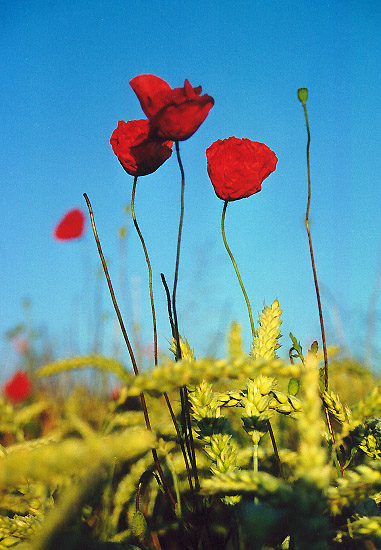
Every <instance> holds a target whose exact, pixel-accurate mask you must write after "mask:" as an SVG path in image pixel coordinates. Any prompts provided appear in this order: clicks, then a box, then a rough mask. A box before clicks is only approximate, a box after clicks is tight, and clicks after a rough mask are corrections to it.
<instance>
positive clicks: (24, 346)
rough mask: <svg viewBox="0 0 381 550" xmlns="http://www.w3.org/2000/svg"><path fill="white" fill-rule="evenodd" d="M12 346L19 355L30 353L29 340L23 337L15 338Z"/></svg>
mask: <svg viewBox="0 0 381 550" xmlns="http://www.w3.org/2000/svg"><path fill="white" fill-rule="evenodd" d="M12 344H13V347H14V349H15V350H16V351H17V353H21V354H25V353H27V352H28V351H29V340H28V339H27V338H23V337H22V336H15V337H14V338H13V339H12Z"/></svg>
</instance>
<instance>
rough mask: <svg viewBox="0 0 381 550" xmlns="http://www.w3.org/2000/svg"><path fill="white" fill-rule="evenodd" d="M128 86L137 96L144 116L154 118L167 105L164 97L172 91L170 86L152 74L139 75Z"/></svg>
mask: <svg viewBox="0 0 381 550" xmlns="http://www.w3.org/2000/svg"><path fill="white" fill-rule="evenodd" d="M130 86H131V88H132V89H133V90H134V92H135V94H136V95H137V96H138V99H139V101H140V105H141V107H142V109H143V112H144V113H145V115H146V116H147V117H148V118H150V117H152V116H154V115H155V114H156V113H157V112H158V111H160V109H161V108H162V107H164V105H165V104H166V103H167V100H166V96H167V94H168V92H170V91H171V90H172V88H171V87H170V85H169V84H168V83H167V82H166V81H165V80H163V79H162V78H159V77H158V76H155V75H153V74H141V75H139V76H135V78H133V79H132V80H131V81H130Z"/></svg>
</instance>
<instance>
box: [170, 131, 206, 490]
mask: <svg viewBox="0 0 381 550" xmlns="http://www.w3.org/2000/svg"><path fill="white" fill-rule="evenodd" d="M176 154H177V162H178V164H179V168H180V173H181V196H180V220H179V231H178V236H177V249H176V265H175V276H174V280H173V291H172V311H173V325H174V331H175V336H174V337H175V342H176V361H179V360H180V359H181V346H180V334H179V325H178V321H177V310H176V291H177V283H178V279H179V264H180V248H181V235H182V229H183V221H184V190H185V174H184V168H183V163H182V161H181V156H180V146H179V142H178V141H176ZM180 395H181V396H182V403H183V408H182V412H183V414H184V418H185V422H184V427H185V430H184V435H185V442H186V445H187V448H188V456H189V460H190V463H191V465H192V469H193V475H194V478H195V484H196V487H197V488H198V487H199V481H198V474H197V465H196V457H195V451H194V443H193V436H192V427H191V418H190V405H189V399H188V391H187V388H186V386H184V387H183V388H181V390H180Z"/></svg>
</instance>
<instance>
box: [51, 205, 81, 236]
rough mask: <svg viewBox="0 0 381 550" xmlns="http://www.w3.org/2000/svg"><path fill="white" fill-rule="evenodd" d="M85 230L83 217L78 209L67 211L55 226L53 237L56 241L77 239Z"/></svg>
mask: <svg viewBox="0 0 381 550" xmlns="http://www.w3.org/2000/svg"><path fill="white" fill-rule="evenodd" d="M84 229H85V215H84V213H83V212H82V210H80V209H79V208H73V209H72V210H69V212H67V213H66V214H65V216H64V217H63V218H62V220H61V221H60V222H59V224H58V225H57V226H56V228H55V230H54V237H55V238H56V239H57V240H58V241H67V240H70V239H78V238H79V237H81V236H82V234H83V232H84Z"/></svg>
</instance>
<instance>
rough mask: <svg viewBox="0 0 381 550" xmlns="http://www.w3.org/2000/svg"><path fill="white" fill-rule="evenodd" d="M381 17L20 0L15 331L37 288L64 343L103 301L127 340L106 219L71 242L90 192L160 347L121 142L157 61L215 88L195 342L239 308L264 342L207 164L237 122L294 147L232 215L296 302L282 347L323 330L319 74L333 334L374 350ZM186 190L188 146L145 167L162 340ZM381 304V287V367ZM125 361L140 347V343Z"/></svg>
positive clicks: (0, 324)
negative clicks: (75, 217) (115, 306)
mask: <svg viewBox="0 0 381 550" xmlns="http://www.w3.org/2000/svg"><path fill="white" fill-rule="evenodd" d="M380 14H381V7H380V3H379V2H378V1H376V0H374V1H373V0H369V1H366V2H364V1H361V0H357V1H344V0H343V1H338V0H336V1H330V2H323V1H315V0H313V1H312V0H310V1H306V2H303V3H300V2H297V1H287V0H286V1H275V0H268V1H266V2H264V1H256V0H252V1H241V0H237V1H235V2H231V1H226V0H218V1H214V0H212V1H210V2H204V1H199V0H195V1H192V2H190V1H189V2H188V1H183V2H176V1H174V0H173V1H168V0H164V1H161V2H156V1H144V2H143V1H138V0H130V1H118V0H108V1H100V0H91V1H90V0H78V1H77V2H58V1H54V0H52V1H41V0H35V1H34V2H29V1H22V0H19V1H17V2H14V1H12V2H11V1H8V0H5V1H3V2H2V3H1V7H0V34H1V48H0V57H1V66H2V67H3V77H2V79H1V84H0V86H1V104H0V110H1V120H2V140H1V158H0V172H1V195H0V208H1V215H0V257H1V263H0V285H1V308H0V311H1V314H0V333H1V335H2V336H3V335H4V334H5V332H6V331H7V330H8V329H10V328H12V327H13V326H14V325H16V324H17V323H20V322H23V321H24V320H25V314H24V311H23V308H22V301H23V299H25V298H28V299H30V300H31V304H32V307H31V322H32V323H33V326H35V327H37V328H45V329H46V331H47V334H48V335H49V339H50V340H51V342H52V345H53V346H54V348H55V350H56V354H57V356H67V355H69V354H70V353H71V352H73V353H88V352H89V351H91V348H92V342H93V336H94V331H95V330H96V329H95V327H96V319H97V318H99V316H100V314H101V313H102V312H103V313H106V314H109V318H108V319H106V320H104V323H103V325H104V326H103V334H104V344H103V351H104V353H111V352H112V349H113V346H114V345H116V344H115V343H116V342H117V341H119V340H118V338H119V335H118V331H117V328H116V327H115V322H114V316H113V310H112V306H111V302H110V299H109V296H108V294H107V291H106V287H105V284H104V281H103V280H102V279H100V277H99V261H98V258H97V253H96V246H95V243H94V241H93V237H92V233H91V231H90V226H89V224H88V226H87V231H86V235H85V237H84V238H83V239H82V240H81V241H78V242H66V243H57V242H55V241H54V240H53V238H52V231H53V229H54V226H55V224H56V223H57V222H58V220H59V219H60V218H61V217H62V215H63V214H64V213H65V212H66V211H67V210H69V209H70V208H73V207H81V208H83V209H84V210H85V202H84V200H83V197H82V194H83V193H84V192H86V193H87V194H88V196H89V198H90V200H91V201H92V205H93V209H94V213H95V218H96V223H97V228H98V231H99V235H100V238H101V241H102V244H103V248H104V252H105V255H106V257H107V259H108V261H109V267H110V272H111V277H112V279H113V281H114V285H115V290H116V294H117V297H119V299H120V306H121V309H122V312H123V314H124V316H125V320H126V323H127V327H128V328H129V330H131V318H132V312H133V311H134V315H135V318H137V317H139V315H140V322H141V326H142V341H143V344H149V342H150V339H151V320H150V308H149V297H148V286H147V273H146V268H145V263H144V257H143V253H142V250H141V247H140V243H139V241H138V238H137V236H136V234H135V232H134V231H133V228H132V225H131V223H130V222H128V227H129V231H128V237H127V242H126V257H123V255H122V258H123V261H122V262H121V261H120V258H121V255H120V241H119V238H118V231H119V228H120V227H121V226H122V225H123V224H124V223H125V222H126V220H127V218H126V216H125V214H124V207H125V205H126V204H128V203H129V201H130V194H131V189H132V177H130V176H128V175H127V174H126V173H125V172H124V171H123V169H122V168H121V166H120V165H119V163H118V161H117V159H116V157H115V156H114V154H113V152H112V149H111V147H110V144H109V139H110V135H111V133H112V131H113V130H114V128H115V127H116V125H117V123H118V120H129V119H139V118H144V114H143V113H142V111H141V109H140V105H139V102H138V100H137V98H136V96H135V94H134V93H133V91H132V90H131V88H130V86H129V80H130V79H131V78H132V77H134V76H136V75H138V74H141V73H152V74H156V75H158V76H160V77H162V78H164V79H165V80H167V81H168V82H169V84H170V85H171V86H173V87H177V86H182V85H183V84H184V80H185V78H188V79H189V80H190V82H191V84H192V85H193V86H197V85H202V87H203V91H204V92H205V93H208V94H210V95H212V96H213V97H214V99H215V106H214V107H213V109H212V110H211V112H210V114H209V116H208V118H207V119H206V121H205V123H204V124H203V125H202V126H201V127H200V129H199V130H198V131H197V133H196V134H194V136H192V137H191V138H190V139H189V140H188V141H185V142H183V143H181V153H182V159H183V163H184V168H185V174H186V193H185V220H184V233H183V247H182V251H181V266H180V280H179V286H178V293H177V295H178V314H179V321H180V330H181V332H182V333H183V334H184V335H185V336H186V337H187V339H188V340H189V341H190V343H191V345H192V347H194V348H195V352H196V355H197V356H199V357H200V356H201V355H203V354H205V353H213V354H215V355H217V356H221V355H222V354H223V353H224V334H225V332H226V330H227V329H228V327H229V326H230V323H231V321H232V320H233V319H235V320H237V321H239V322H240V323H241V324H242V325H243V336H244V342H245V347H246V349H247V350H249V347H250V326H249V321H248V316H247V311H246V306H245V303H244V300H243V296H242V294H241V291H240V288H239V286H238V282H237V280H236V277H235V274H234V271H233V268H232V265H231V263H230V260H229V258H228V257H227V254H226V252H225V249H224V248H223V243H222V239H221V234H220V220H221V211H222V206H223V202H222V201H221V200H220V199H218V198H217V197H216V196H215V194H214V191H213V188H212V185H211V183H210V181H209V178H208V175H207V172H206V158H205V150H206V148H207V147H208V146H209V145H210V144H211V143H212V142H213V141H215V140H216V139H223V138H227V137H229V136H232V135H234V136H236V137H246V138H249V139H252V140H254V141H261V142H264V143H266V144H267V145H268V146H269V147H270V148H271V149H273V150H274V151H275V152H276V154H277V156H278V159H279V162H278V166H277V170H276V172H274V173H273V174H272V175H271V176H270V177H269V178H268V179H267V180H265V182H264V184H263V189H262V191H261V192H260V193H258V194H256V195H254V196H252V197H250V198H248V199H244V200H241V201H236V202H234V203H231V204H230V205H229V208H228V212H227V218H226V232H227V238H228V241H229V244H230V246H231V249H232V251H233V253H234V254H235V256H236V260H237V262H238V265H239V268H240V270H241V274H242V278H243V280H244V282H245V284H246V288H247V292H248V294H249V298H250V301H251V304H252V308H253V313H254V316H255V319H256V318H257V314H258V312H259V311H260V310H261V309H262V307H263V303H264V301H265V302H266V303H267V304H270V303H271V302H272V301H273V300H274V299H275V298H278V299H279V301H280V305H281V307H282V309H283V310H284V313H283V326H282V328H283V330H282V332H283V334H284V337H283V339H282V342H283V344H284V347H283V348H282V349H283V355H285V354H286V353H287V349H288V347H289V338H288V333H289V332H290V331H292V332H293V333H294V334H295V335H296V336H297V338H298V339H300V340H301V342H302V344H303V346H304V347H306V346H307V345H309V344H310V343H311V341H312V340H314V339H318V340H319V342H320V332H319V321H318V312H317V306H316V299H315V294H314V286H313V279H312V271H311V265H310V260H309V254H308V247H307V237H306V232H305V227H304V216H305V208H306V198H307V181H306V160H305V147H306V129H305V124H304V117H303V109H302V106H301V104H300V103H299V101H298V99H297V89H298V88H300V87H308V89H309V99H308V104H307V105H308V112H309V119H310V126H311V133H312V141H311V170H312V205H311V230H312V237H313V242H314V247H315V255H316V263H317V270H318V277H319V280H320V283H321V287H322V301H323V308H324V314H325V321H326V326H327V335H328V342H329V343H339V344H340V343H342V342H343V339H344V340H345V341H346V343H347V345H348V346H349V351H351V352H352V353H354V354H356V355H360V356H361V355H364V346H365V341H366V331H367V325H366V316H367V312H368V307H369V300H370V297H371V295H372V292H373V291H374V284H375V280H376V272H377V257H378V250H379V248H380V246H379V243H380V234H381V231H380V229H381V228H380V206H381V201H380V173H381V161H380V127H381V116H380V82H381V70H380V59H381V47H380V46H381V35H380V32H379V31H380V24H381V17H380ZM179 192H180V174H179V170H178V166H177V163H176V158H175V155H173V156H172V158H171V159H170V160H169V161H168V162H167V163H165V165H163V166H162V167H161V168H160V169H159V170H158V171H157V172H156V173H154V174H152V175H150V176H146V177H144V178H140V179H139V182H138V189H137V197H136V213H137V217H138V221H139V222H140V226H141V229H142V232H143V234H144V236H145V238H146V243H147V247H148V250H149V252H150V254H151V260H152V266H153V270H154V292H155V299H156V308H157V314H158V332H159V345H160V347H161V348H162V349H166V348H167V346H168V344H167V339H169V337H170V331H169V325H168V321H167V315H166V301H165V296H164V292H163V290H162V286H161V281H160V272H164V273H165V274H166V277H167V280H168V282H169V283H170V284H171V283H172V280H173V271H174V261H175V246H176V238H177V226H178V215H179ZM139 288H140V291H139ZM100 289H101V294H102V296H101V298H99V299H98V302H97V299H95V295H96V294H97V293H98V296H99V290H100ZM102 300H103V302H102ZM96 304H98V305H96ZM380 306H381V304H380V300H378V302H377V303H376V320H375V327H374V341H373V343H374V347H375V349H374V354H373V356H374V359H375V365H376V366H377V365H379V364H380V357H381V345H380V336H381V323H380ZM139 311H140V314H139ZM1 349H2V357H3V358H4V359H3V361H4V364H3V365H2V368H3V372H8V371H10V370H11V369H13V368H14V366H15V363H14V356H13V355H12V353H11V352H10V350H9V344H8V343H7V342H6V340H5V338H2V340H1ZM123 359H125V360H126V362H128V360H127V356H126V355H125V354H124V352H123Z"/></svg>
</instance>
